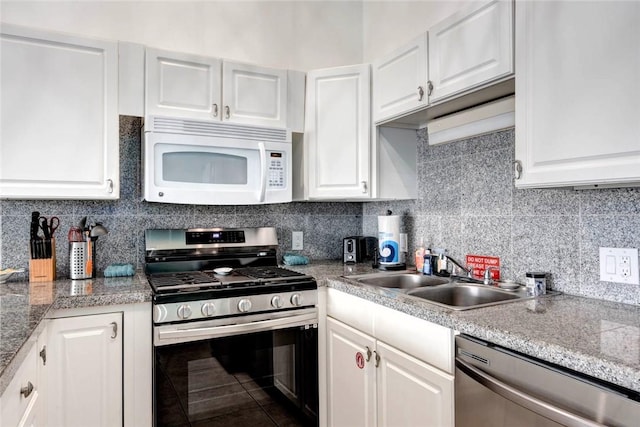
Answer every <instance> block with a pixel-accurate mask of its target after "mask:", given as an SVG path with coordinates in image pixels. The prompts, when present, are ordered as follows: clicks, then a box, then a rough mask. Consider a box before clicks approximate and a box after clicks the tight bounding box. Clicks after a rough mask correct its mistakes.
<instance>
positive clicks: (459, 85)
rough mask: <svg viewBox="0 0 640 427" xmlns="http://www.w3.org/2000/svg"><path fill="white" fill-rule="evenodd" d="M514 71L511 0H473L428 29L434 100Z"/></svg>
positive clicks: (430, 99) (430, 72) (432, 100)
mask: <svg viewBox="0 0 640 427" xmlns="http://www.w3.org/2000/svg"><path fill="white" fill-rule="evenodd" d="M511 73H513V2H512V0H506V1H505V0H491V1H483V2H480V3H475V2H474V4H473V5H472V6H471V7H470V8H467V9H465V10H462V11H460V12H458V13H456V14H454V15H452V16H450V17H449V18H447V19H445V20H443V21H441V22H439V23H438V24H436V25H435V26H433V27H432V28H430V29H429V78H430V80H431V83H432V85H433V91H432V92H431V96H430V97H429V102H430V103H433V102H435V101H438V100H440V99H442V98H446V97H448V96H450V95H452V94H455V93H458V92H462V91H464V90H467V89H471V88H473V87H476V86H480V85H482V84H485V83H488V82H490V81H492V80H495V79H497V78H500V77H504V76H507V75H509V74H511Z"/></svg>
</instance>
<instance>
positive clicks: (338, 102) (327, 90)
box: [305, 65, 371, 199]
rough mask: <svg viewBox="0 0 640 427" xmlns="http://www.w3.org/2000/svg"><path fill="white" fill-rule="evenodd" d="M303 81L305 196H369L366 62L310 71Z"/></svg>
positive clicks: (317, 197)
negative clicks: (305, 100) (306, 82)
mask: <svg viewBox="0 0 640 427" xmlns="http://www.w3.org/2000/svg"><path fill="white" fill-rule="evenodd" d="M307 81H308V84H307V108H306V111H307V117H306V125H305V162H306V165H307V167H306V170H307V171H308V172H307V173H308V174H309V175H308V183H309V188H308V195H309V198H311V199H362V198H369V197H370V195H371V192H370V165H369V160H370V144H369V142H370V140H369V135H370V127H371V126H370V116H369V109H370V87H369V81H370V70H369V66H368V65H354V66H348V67H338V68H331V69H324V70H314V71H311V72H309V74H308V76H307Z"/></svg>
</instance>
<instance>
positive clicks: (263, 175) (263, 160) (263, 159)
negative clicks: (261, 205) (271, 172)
mask: <svg viewBox="0 0 640 427" xmlns="http://www.w3.org/2000/svg"><path fill="white" fill-rule="evenodd" d="M258 149H259V150H260V188H259V189H258V201H259V202H264V196H265V193H266V191H267V172H268V171H267V150H266V148H265V147H264V142H258Z"/></svg>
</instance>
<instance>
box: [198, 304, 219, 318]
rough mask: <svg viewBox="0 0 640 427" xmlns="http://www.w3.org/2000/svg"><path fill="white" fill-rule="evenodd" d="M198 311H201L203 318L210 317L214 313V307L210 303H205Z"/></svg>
mask: <svg viewBox="0 0 640 427" xmlns="http://www.w3.org/2000/svg"><path fill="white" fill-rule="evenodd" d="M200 311H202V315H203V316H206V317H210V316H213V314H214V313H215V312H216V306H215V305H214V304H213V303H212V302H206V303H204V304H202V308H201V309H200Z"/></svg>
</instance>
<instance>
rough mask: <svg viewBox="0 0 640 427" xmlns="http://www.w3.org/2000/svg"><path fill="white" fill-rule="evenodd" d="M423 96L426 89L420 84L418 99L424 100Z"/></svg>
mask: <svg viewBox="0 0 640 427" xmlns="http://www.w3.org/2000/svg"><path fill="white" fill-rule="evenodd" d="M422 98H424V89H423V88H422V86H418V101H422Z"/></svg>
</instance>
